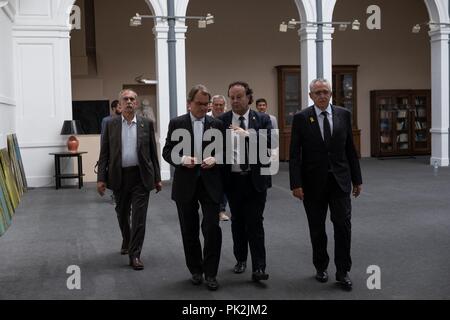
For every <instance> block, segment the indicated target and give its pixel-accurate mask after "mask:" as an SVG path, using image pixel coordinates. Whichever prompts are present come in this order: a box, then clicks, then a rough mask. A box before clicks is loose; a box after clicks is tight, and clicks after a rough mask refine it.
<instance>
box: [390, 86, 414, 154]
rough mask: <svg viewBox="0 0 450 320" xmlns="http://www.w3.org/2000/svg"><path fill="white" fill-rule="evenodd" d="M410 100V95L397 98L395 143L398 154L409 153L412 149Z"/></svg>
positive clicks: (395, 107)
mask: <svg viewBox="0 0 450 320" xmlns="http://www.w3.org/2000/svg"><path fill="white" fill-rule="evenodd" d="M409 110H410V99H409V96H408V95H406V94H405V95H399V96H396V97H395V105H394V111H395V113H394V116H395V127H394V130H395V142H396V144H395V145H396V150H395V151H397V152H398V153H408V152H409V151H410V148H411V141H410V135H409V126H410V123H409V122H410V117H409Z"/></svg>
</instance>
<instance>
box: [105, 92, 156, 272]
mask: <svg viewBox="0 0 450 320" xmlns="http://www.w3.org/2000/svg"><path fill="white" fill-rule="evenodd" d="M119 103H120V105H121V107H122V115H121V116H120V117H114V118H112V119H111V120H110V121H108V122H107V124H106V126H105V131H104V133H103V138H102V141H101V149H100V157H99V160H98V174H97V191H98V193H99V194H100V195H102V196H103V195H104V193H105V189H106V187H108V189H111V190H113V192H114V197H115V198H116V203H117V204H116V212H117V218H118V220H119V226H120V231H121V232H122V239H123V241H122V249H121V254H123V255H125V254H128V255H129V257H130V266H131V267H133V269H135V270H142V269H144V264H143V263H142V261H141V259H140V255H141V250H142V244H143V242H144V236H145V222H146V217H147V207H148V199H149V193H150V191H151V190H153V189H155V188H156V190H157V192H159V191H161V187H162V185H161V175H160V167H159V161H158V154H157V148H156V141H155V130H154V126H153V123H152V122H151V121H150V120H148V119H146V118H143V117H140V116H136V114H135V111H136V108H137V94H136V93H135V92H134V91H132V90H129V89H124V90H122V91H121V92H120V93H119ZM130 220H131V221H130ZM130 222H131V226H130Z"/></svg>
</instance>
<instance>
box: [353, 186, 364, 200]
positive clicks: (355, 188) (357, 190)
mask: <svg viewBox="0 0 450 320" xmlns="http://www.w3.org/2000/svg"><path fill="white" fill-rule="evenodd" d="M361 191H362V185H357V186H353V191H352V194H353V196H354V197H355V198H356V197H357V196H359V195H360V194H361Z"/></svg>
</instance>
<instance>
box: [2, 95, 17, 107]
mask: <svg viewBox="0 0 450 320" xmlns="http://www.w3.org/2000/svg"><path fill="white" fill-rule="evenodd" d="M0 104H4V105H7V106H13V107H15V106H16V101H15V100H14V99H13V98H8V97H5V96H2V95H0Z"/></svg>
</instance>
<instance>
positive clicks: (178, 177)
mask: <svg viewBox="0 0 450 320" xmlns="http://www.w3.org/2000/svg"><path fill="white" fill-rule="evenodd" d="M176 129H186V130H187V132H188V133H189V134H190V137H191V144H190V149H189V150H180V152H179V154H178V156H179V158H178V159H177V160H178V162H180V160H181V158H182V156H191V157H193V156H194V131H193V128H192V122H191V117H190V113H189V112H188V113H186V114H184V115H182V116H179V117H176V118H173V119H172V120H170V122H169V130H168V132H167V138H166V144H165V146H164V149H163V158H164V160H166V161H167V162H168V163H170V164H171V165H172V166H174V167H175V172H174V176H173V183H172V200H175V201H177V202H189V201H191V200H192V199H193V197H194V194H195V190H196V184H197V182H198V180H199V179H200V178H201V179H202V181H203V183H204V185H205V187H206V190H207V192H208V194H209V196H210V197H211V198H212V199H213V200H214V201H216V202H217V203H219V202H220V201H221V200H222V197H223V184H222V176H221V166H222V165H221V164H216V165H215V166H213V167H212V168H210V169H202V168H201V167H200V165H196V166H195V167H194V168H191V169H190V168H187V167H185V166H182V165H181V164H180V163H177V162H176V161H175V159H172V150H173V148H174V147H175V146H176V145H177V144H178V143H179V141H178V140H176V141H172V139H171V138H172V134H173V132H174V131H175V130H176ZM208 129H217V130H219V131H220V132H221V133H222V135H223V134H224V127H223V124H222V122H221V121H220V120H217V119H215V118H213V117H210V116H208V115H206V116H205V122H204V125H203V130H204V132H205V131H206V130H208ZM180 141H181V139H180ZM210 143H212V141H203V143H202V151H203V150H204V149H205V148H206V147H207V146H208V145H209V144H210ZM183 151H184V154H183ZM222 154H223V152H222V150H216V152H213V154H212V156H214V157H216V160H217V159H218V158H221V159H222V158H223V156H222Z"/></svg>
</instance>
